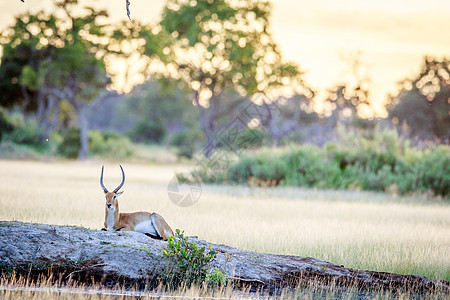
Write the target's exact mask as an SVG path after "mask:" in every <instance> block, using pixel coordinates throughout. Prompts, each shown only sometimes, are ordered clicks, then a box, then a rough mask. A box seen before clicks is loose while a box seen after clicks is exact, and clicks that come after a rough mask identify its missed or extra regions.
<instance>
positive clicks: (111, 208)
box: [100, 165, 173, 240]
mask: <svg viewBox="0 0 450 300" xmlns="http://www.w3.org/2000/svg"><path fill="white" fill-rule="evenodd" d="M119 166H120V169H121V170H122V182H121V183H120V184H119V186H118V187H116V188H115V189H114V191H112V192H109V191H108V189H107V188H106V187H105V186H104V185H103V166H102V174H101V175H100V186H101V187H102V189H103V191H104V192H105V197H106V207H105V228H103V229H102V230H107V231H112V230H117V231H119V230H123V231H138V232H142V233H144V234H146V235H148V236H150V237H152V238H155V239H162V240H167V237H168V236H169V235H173V231H172V229H171V228H170V226H169V224H167V223H166V221H165V220H164V218H163V217H161V216H160V215H158V214H157V213H149V212H144V211H138V212H134V213H120V212H119V202H118V198H119V196H120V195H122V193H123V191H122V192H119V190H120V188H121V187H122V186H123V184H124V182H125V173H124V171H123V168H122V166H121V165H119Z"/></svg>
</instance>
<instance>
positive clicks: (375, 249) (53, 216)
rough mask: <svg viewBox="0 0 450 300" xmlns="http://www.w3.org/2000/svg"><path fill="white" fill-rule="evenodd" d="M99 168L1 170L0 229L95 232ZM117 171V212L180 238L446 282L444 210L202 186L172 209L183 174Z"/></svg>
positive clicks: (377, 199) (379, 197)
mask: <svg viewBox="0 0 450 300" xmlns="http://www.w3.org/2000/svg"><path fill="white" fill-rule="evenodd" d="M101 165H102V162H98V161H88V162H34V161H33V162H31V161H8V160H0V220H13V219H14V220H19V221H29V222H39V223H48V224H61V225H65V224H68V225H78V226H84V227H89V228H97V229H100V228H102V227H103V221H104V196H103V192H102V190H101V188H100V185H99V176H100V170H101ZM123 167H124V169H125V174H126V182H125V185H124V188H123V190H124V191H125V193H124V194H123V196H121V198H120V199H119V203H120V209H121V211H123V212H130V211H138V210H147V211H156V212H158V213H160V214H161V215H163V216H164V217H165V219H166V220H167V222H168V223H169V224H170V225H171V226H172V228H173V229H175V228H180V229H182V230H184V231H185V233H186V234H187V235H196V236H199V238H201V239H205V240H208V241H211V242H214V243H219V244H226V245H230V246H234V247H238V248H241V249H248V250H253V251H258V252H268V253H276V254H292V255H300V256H311V257H317V258H322V259H325V260H328V261H332V262H335V263H338V264H343V265H345V266H346V267H350V268H356V269H369V270H377V271H386V272H395V273H402V274H417V275H422V276H426V277H429V278H432V279H445V280H450V205H449V204H448V203H445V202H439V201H437V200H433V201H427V200H424V199H421V198H416V197H400V198H396V199H391V197H390V196H387V195H384V194H379V193H364V192H343V191H314V190H305V189H297V188H248V187H244V186H203V190H202V195H201V198H200V200H199V202H198V203H197V204H196V205H194V206H192V207H188V208H181V207H178V206H176V205H174V204H173V203H172V202H170V201H169V199H168V195H167V184H168V182H169V180H170V179H171V178H172V177H173V175H174V172H175V171H178V172H180V171H183V170H185V169H186V167H183V166H176V165H169V166H161V165H138V164H124V165H123ZM104 180H105V185H106V187H108V188H109V189H113V188H115V186H116V185H118V184H119V182H120V169H119V167H118V166H117V164H111V163H107V164H106V165H105V178H104Z"/></svg>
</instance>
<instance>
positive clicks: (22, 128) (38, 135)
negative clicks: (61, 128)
mask: <svg viewBox="0 0 450 300" xmlns="http://www.w3.org/2000/svg"><path fill="white" fill-rule="evenodd" d="M8 119H9V126H10V127H9V128H10V129H11V127H12V130H9V132H8V133H7V134H5V136H4V138H5V139H6V140H9V141H11V142H13V143H15V144H20V145H28V146H32V147H35V148H43V147H44V145H45V144H44V132H43V131H42V129H41V128H40V127H39V125H38V123H37V122H36V120H34V119H29V120H25V119H24V117H23V115H22V114H18V113H17V114H12V115H11V116H9V117H8Z"/></svg>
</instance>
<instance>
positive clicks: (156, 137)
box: [128, 118, 167, 143]
mask: <svg viewBox="0 0 450 300" xmlns="http://www.w3.org/2000/svg"><path fill="white" fill-rule="evenodd" d="M166 131H167V130H166V126H165V125H164V123H163V122H162V121H161V119H159V118H158V119H154V120H147V119H142V120H141V121H139V122H138V123H137V124H136V126H135V127H134V128H133V129H132V130H131V131H130V132H129V133H128V136H129V137H130V138H131V139H132V140H133V141H134V142H137V143H161V142H162V140H163V139H164V137H165V136H166Z"/></svg>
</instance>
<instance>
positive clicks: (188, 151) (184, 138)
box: [170, 130, 203, 159]
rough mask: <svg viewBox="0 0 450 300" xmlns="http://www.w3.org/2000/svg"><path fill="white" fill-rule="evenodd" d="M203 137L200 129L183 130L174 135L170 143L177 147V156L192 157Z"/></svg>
mask: <svg viewBox="0 0 450 300" xmlns="http://www.w3.org/2000/svg"><path fill="white" fill-rule="evenodd" d="M202 137H203V135H202V133H201V132H200V131H199V130H189V131H181V132H178V133H176V134H174V135H173V136H172V138H171V140H170V145H171V146H175V147H176V148H177V156H179V157H186V158H189V159H190V158H192V156H193V155H194V154H195V152H196V151H197V144H199V143H201V141H202Z"/></svg>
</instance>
